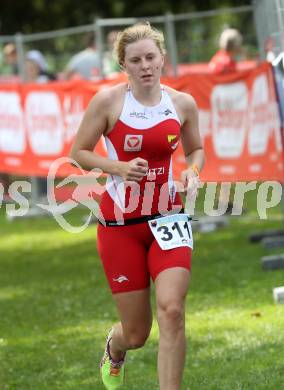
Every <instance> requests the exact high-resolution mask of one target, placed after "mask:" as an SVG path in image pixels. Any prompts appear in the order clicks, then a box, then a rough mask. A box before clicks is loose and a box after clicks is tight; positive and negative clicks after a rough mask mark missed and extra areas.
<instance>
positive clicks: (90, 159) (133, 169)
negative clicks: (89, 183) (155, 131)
mask: <svg viewBox="0 0 284 390" xmlns="http://www.w3.org/2000/svg"><path fill="white" fill-rule="evenodd" d="M112 105H113V97H112V96H111V93H110V91H109V90H103V91H100V92H98V93H97V94H96V95H95V96H94V97H93V99H92V100H91V102H90V103H89V106H88V108H87V110H86V112H85V114H84V117H83V119H82V122H81V124H80V127H79V130H78V133H77V135H76V137H75V141H74V143H73V146H72V148H71V152H70V157H71V158H73V159H74V160H75V161H76V162H77V163H78V164H79V165H80V166H81V167H82V168H83V169H86V170H92V169H94V168H99V169H101V170H102V171H103V172H105V173H110V174H112V175H118V176H121V177H122V178H123V179H124V180H130V181H140V180H142V178H143V176H144V175H145V173H146V171H147V162H146V161H145V160H143V159H141V158H136V159H134V160H131V161H116V160H111V159H109V158H107V157H102V156H100V155H99V154H98V153H96V152H94V148H95V146H96V145H97V143H98V142H99V140H100V137H101V136H102V135H103V133H104V132H105V131H106V130H107V128H108V123H109V111H110V108H111V107H112Z"/></svg>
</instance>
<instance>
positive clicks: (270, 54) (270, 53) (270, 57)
mask: <svg viewBox="0 0 284 390" xmlns="http://www.w3.org/2000/svg"><path fill="white" fill-rule="evenodd" d="M264 51H265V58H266V61H268V62H273V61H274V60H275V58H276V55H275V53H274V39H273V38H272V37H267V38H266V40H265V42H264Z"/></svg>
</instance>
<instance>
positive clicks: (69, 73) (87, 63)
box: [65, 33, 100, 80]
mask: <svg viewBox="0 0 284 390" xmlns="http://www.w3.org/2000/svg"><path fill="white" fill-rule="evenodd" d="M76 76H77V77H78V76H79V77H81V78H83V79H86V80H90V79H96V78H98V77H99V76H100V58H99V53H98V52H97V50H96V46H95V34H94V33H90V34H88V35H87V47H86V49H84V50H82V51H80V52H79V53H77V54H75V55H74V56H73V57H72V58H71V59H70V61H69V62H68V64H67V66H66V70H65V78H66V79H67V80H70V79H72V78H74V77H76Z"/></svg>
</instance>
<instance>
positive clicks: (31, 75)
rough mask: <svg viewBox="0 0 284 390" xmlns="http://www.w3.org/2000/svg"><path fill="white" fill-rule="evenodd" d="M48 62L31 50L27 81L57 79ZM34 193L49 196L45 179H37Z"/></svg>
mask: <svg viewBox="0 0 284 390" xmlns="http://www.w3.org/2000/svg"><path fill="white" fill-rule="evenodd" d="M47 69H48V65H47V62H46V60H45V58H44V56H43V54H42V53H41V52H40V51H39V50H30V51H28V52H27V53H26V56H25V81H27V82H31V83H41V84H43V83H47V82H48V81H52V80H55V79H56V77H55V76H54V75H53V74H52V73H50V72H49V71H48V70H47ZM35 179H36V183H35V188H34V191H36V193H37V197H40V198H45V197H46V195H47V181H46V178H43V177H35Z"/></svg>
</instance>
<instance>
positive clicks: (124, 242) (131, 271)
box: [98, 222, 192, 294]
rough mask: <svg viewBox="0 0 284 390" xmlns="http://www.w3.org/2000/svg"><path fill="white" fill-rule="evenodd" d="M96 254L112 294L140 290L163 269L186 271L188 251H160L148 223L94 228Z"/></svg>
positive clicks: (188, 265)
mask: <svg viewBox="0 0 284 390" xmlns="http://www.w3.org/2000/svg"><path fill="white" fill-rule="evenodd" d="M98 251H99V255H100V257H101V261H102V264H103V267H104V271H105V274H106V277H107V279H108V283H109V285H110V288H111V291H112V293H113V294H116V293H121V292H128V291H136V290H142V289H145V288H147V287H149V285H150V277H151V278H152V280H153V281H155V279H156V277H157V275H158V274H159V273H160V272H162V271H163V270H165V269H168V268H173V267H182V268H186V269H188V270H190V263H191V252H192V251H191V249H190V248H189V247H178V248H174V249H169V250H162V249H161V248H160V247H159V245H158V243H157V241H156V240H155V237H154V236H153V234H152V232H151V230H150V227H149V225H148V222H141V223H137V224H133V225H126V226H106V227H105V226H103V225H100V224H99V225H98Z"/></svg>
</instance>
